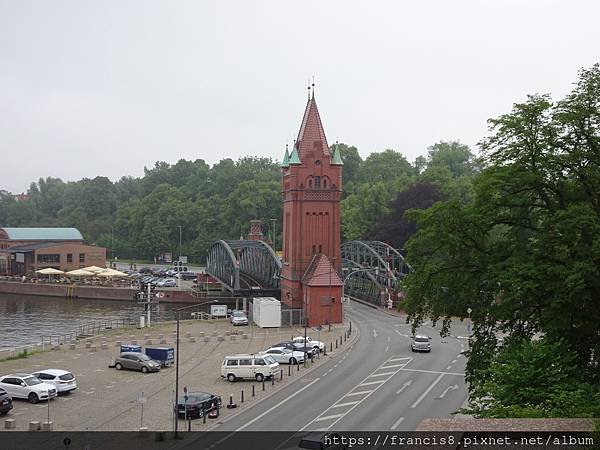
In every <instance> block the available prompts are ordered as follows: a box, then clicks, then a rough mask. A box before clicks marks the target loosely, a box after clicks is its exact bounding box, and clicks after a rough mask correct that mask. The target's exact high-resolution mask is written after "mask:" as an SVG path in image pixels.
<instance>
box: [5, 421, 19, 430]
mask: <svg viewBox="0 0 600 450" xmlns="http://www.w3.org/2000/svg"><path fill="white" fill-rule="evenodd" d="M16 427H17V423H16V422H15V419H6V420H5V421H4V428H6V429H7V430H12V429H13V428H16Z"/></svg>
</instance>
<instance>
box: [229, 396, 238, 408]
mask: <svg viewBox="0 0 600 450" xmlns="http://www.w3.org/2000/svg"><path fill="white" fill-rule="evenodd" d="M232 408H237V405H236V404H235V403H233V394H229V404H228V405H227V409H232Z"/></svg>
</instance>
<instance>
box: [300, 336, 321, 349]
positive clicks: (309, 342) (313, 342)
mask: <svg viewBox="0 0 600 450" xmlns="http://www.w3.org/2000/svg"><path fill="white" fill-rule="evenodd" d="M293 342H294V344H296V345H299V346H301V347H302V346H304V344H306V346H307V347H312V348H314V349H315V350H316V352H315V353H319V352H322V351H325V344H324V343H323V342H321V341H317V340H316V339H311V338H310V337H308V336H307V337H306V342H304V336H298V337H295V338H294V339H293Z"/></svg>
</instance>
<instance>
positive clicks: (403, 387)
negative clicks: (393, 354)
mask: <svg viewBox="0 0 600 450" xmlns="http://www.w3.org/2000/svg"><path fill="white" fill-rule="evenodd" d="M411 384H412V379H411V380H408V381H407V382H406V383H404V384H403V385H402V387H401V388H400V389H398V390H397V391H396V394H399V393H401V392H402V391H403V390H404V389H406V388H407V387H408V386H410V385H411Z"/></svg>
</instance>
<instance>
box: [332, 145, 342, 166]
mask: <svg viewBox="0 0 600 450" xmlns="http://www.w3.org/2000/svg"><path fill="white" fill-rule="evenodd" d="M331 164H332V165H333V166H343V165H344V162H343V161H342V155H340V149H339V147H338V146H337V145H336V146H335V150H334V151H333V157H332V158H331Z"/></svg>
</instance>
